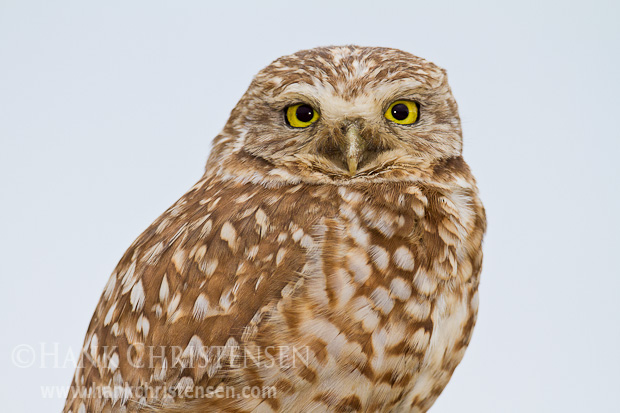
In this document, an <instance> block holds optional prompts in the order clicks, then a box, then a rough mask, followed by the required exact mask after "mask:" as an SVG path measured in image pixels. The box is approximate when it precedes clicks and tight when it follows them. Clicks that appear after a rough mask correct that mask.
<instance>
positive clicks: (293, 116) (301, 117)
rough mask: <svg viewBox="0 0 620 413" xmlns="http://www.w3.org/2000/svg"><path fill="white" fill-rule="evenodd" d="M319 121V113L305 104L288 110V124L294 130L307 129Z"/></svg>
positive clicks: (290, 107)
mask: <svg viewBox="0 0 620 413" xmlns="http://www.w3.org/2000/svg"><path fill="white" fill-rule="evenodd" d="M317 120H319V113H318V112H317V111H316V110H314V109H313V108H312V106H310V105H306V104H305V103H298V104H296V105H293V106H289V107H288V108H286V123H288V124H289V126H292V127H293V128H307V127H308V126H310V125H312V124H313V123H314V122H316V121H317Z"/></svg>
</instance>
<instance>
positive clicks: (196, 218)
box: [65, 177, 322, 412]
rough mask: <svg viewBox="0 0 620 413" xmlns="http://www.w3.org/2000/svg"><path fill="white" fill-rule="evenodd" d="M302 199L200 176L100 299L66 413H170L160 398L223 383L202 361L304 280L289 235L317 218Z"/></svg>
mask: <svg viewBox="0 0 620 413" xmlns="http://www.w3.org/2000/svg"><path fill="white" fill-rule="evenodd" d="M305 190H307V189H304V188H303V187H302V186H291V187H287V188H286V189H281V190H277V191H276V190H274V189H273V188H271V189H269V188H265V187H263V186H261V185H252V184H241V183H234V182H232V181H228V182H224V181H220V180H218V179H212V178H208V177H205V178H203V179H202V180H201V181H199V182H198V183H197V184H196V185H195V186H194V187H193V188H191V189H190V191H188V193H187V194H185V195H184V196H183V197H182V198H181V199H179V201H177V202H176V203H175V204H174V205H173V206H172V207H170V208H169V209H168V210H167V211H166V212H165V213H164V214H163V215H161V216H160V217H159V218H158V219H157V220H156V221H155V222H154V223H153V224H152V225H151V226H150V227H149V228H148V229H147V230H146V231H145V232H144V233H142V234H141V235H140V236H139V237H138V238H137V239H136V241H135V242H134V243H133V244H132V245H131V246H130V247H129V249H128V250H127V252H126V253H125V255H124V256H123V258H122V259H121V260H120V262H119V264H118V265H117V267H116V269H115V271H114V273H113V274H112V275H111V277H110V279H109V281H108V283H107V285H106V287H105V289H104V292H103V294H102V296H101V299H100V301H99V304H98V306H97V308H96V310H95V314H94V315H93V318H92V321H91V323H90V325H89V327H88V332H87V334H86V339H85V342H84V346H83V351H82V353H81V356H80V360H79V361H80V366H79V367H78V369H77V370H76V373H75V376H74V381H73V383H72V384H73V385H72V388H71V390H70V392H69V395H68V399H67V403H66V406H65V411H73V412H78V411H83V409H86V410H87V411H102V410H104V409H106V408H109V407H110V406H117V407H118V406H121V405H127V406H128V408H129V407H130V406H132V405H134V406H136V403H137V406H136V407H139V406H141V405H151V404H153V403H154V404H158V403H165V402H171V401H172V400H173V399H174V397H173V396H171V395H170V393H169V392H168V393H167V392H166V391H167V390H166V389H168V390H169V389H176V390H177V391H183V390H184V389H185V388H191V387H192V386H194V385H197V384H198V383H202V384H209V385H214V386H215V385H217V384H218V383H220V382H221V381H222V380H226V378H225V376H226V375H225V374H223V373H224V372H222V371H220V370H221V364H220V363H218V361H217V360H214V358H210V357H209V356H208V355H207V354H205V353H206V352H207V351H209V350H208V349H210V348H219V349H222V348H224V349H225V348H226V346H228V347H232V346H235V345H236V344H237V343H240V342H242V341H244V339H245V338H247V337H248V336H251V335H252V334H253V332H254V331H255V330H256V328H257V327H256V326H257V324H258V323H259V322H260V321H261V319H262V317H263V316H264V314H265V312H266V311H267V310H268V309H269V308H270V307H271V306H273V305H274V303H275V302H276V301H277V300H278V299H279V298H280V297H281V290H282V288H283V287H284V286H285V285H287V284H288V283H290V282H291V280H294V279H295V278H296V277H298V276H299V274H300V273H301V270H302V268H303V266H304V265H305V254H304V253H303V250H304V247H303V246H302V244H303V240H302V239H301V237H296V234H300V232H299V229H300V228H301V227H306V228H309V227H310V226H311V225H312V223H313V222H314V221H315V220H316V218H317V216H318V212H319V211H320V210H322V207H321V205H310V204H308V202H307V201H304V202H302V198H304V194H303V192H304V191H305ZM302 204H304V211H305V213H304V214H303V215H300V214H299V213H298V211H297V210H296V208H298V206H299V205H302ZM313 211H314V212H313ZM293 216H294V217H295V219H294V220H293V219H292V218H293ZM293 221H294V222H295V223H294V224H293ZM301 233H303V231H301ZM207 359H209V361H207ZM81 409H82V410H81Z"/></svg>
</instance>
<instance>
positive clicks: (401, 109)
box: [385, 100, 418, 125]
mask: <svg viewBox="0 0 620 413" xmlns="http://www.w3.org/2000/svg"><path fill="white" fill-rule="evenodd" d="M385 117H386V118H387V119H388V120H391V121H392V122H396V123H398V124H399V125H411V124H413V123H415V121H417V120H418V105H417V104H416V103H415V102H413V101H411V100H397V101H396V102H394V103H392V104H391V105H390V107H389V108H388V110H386V111H385Z"/></svg>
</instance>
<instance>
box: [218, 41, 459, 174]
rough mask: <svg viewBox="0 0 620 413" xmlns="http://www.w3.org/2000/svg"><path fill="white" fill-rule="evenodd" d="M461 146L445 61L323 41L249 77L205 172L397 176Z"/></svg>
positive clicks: (453, 152) (454, 153)
mask: <svg viewBox="0 0 620 413" xmlns="http://www.w3.org/2000/svg"><path fill="white" fill-rule="evenodd" d="M461 151H462V136H461V126H460V120H459V116H458V110H457V105H456V101H455V100H454V97H453V96H452V92H451V91H450V87H449V85H448V81H447V76H446V72H445V71H444V70H443V69H441V68H439V67H438V66H436V65H434V64H433V63H431V62H428V61H426V60H424V59H421V58H419V57H416V56H414V55H411V54H409V53H406V52H403V51H401V50H396V49H388V48H375V47H357V46H344V47H321V48H316V49H311V50H303V51H300V52H297V53H295V54H292V55H290V56H284V57H281V58H279V59H277V60H276V61H274V62H273V63H271V64H270V65H269V66H267V67H266V68H264V69H263V70H261V71H260V72H259V73H258V74H257V75H256V76H255V78H254V80H253V81H252V83H251V85H250V87H249V88H248V90H247V92H246V93H245V94H244V95H243V97H242V98H241V100H240V101H239V103H238V104H237V105H236V107H235V108H234V110H233V111H232V113H231V116H230V119H229V120H228V122H227V124H226V126H225V128H224V130H223V131H222V133H221V134H220V135H219V136H218V137H217V138H216V139H215V142H214V149H213V151H212V153H211V156H210V158H209V161H208V163H207V171H209V172H211V173H216V174H219V175H229V176H233V175H234V176H243V177H245V179H247V180H260V179H263V178H265V177H269V178H270V179H285V180H288V181H306V182H328V181H338V182H347V181H348V182H353V181H360V180H364V181H367V180H373V179H392V180H393V179H399V177H400V178H404V177H406V175H407V173H408V171H411V170H412V168H413V169H415V168H418V169H420V168H424V167H431V166H432V165H433V164H434V163H436V162H437V161H440V160H442V159H450V158H454V157H459V156H460V155H461Z"/></svg>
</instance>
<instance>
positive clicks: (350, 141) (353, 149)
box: [343, 124, 364, 176]
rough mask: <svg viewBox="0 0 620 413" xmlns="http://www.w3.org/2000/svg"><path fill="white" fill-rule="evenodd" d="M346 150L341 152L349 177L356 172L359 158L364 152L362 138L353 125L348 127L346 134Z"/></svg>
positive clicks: (356, 127) (357, 128)
mask: <svg viewBox="0 0 620 413" xmlns="http://www.w3.org/2000/svg"><path fill="white" fill-rule="evenodd" d="M345 145H346V148H344V149H345V150H344V151H343V152H344V153H345V156H346V160H347V167H348V168H349V175H350V176H353V175H355V173H356V172H357V166H358V164H359V160H360V156H361V155H362V152H363V150H364V145H363V141H362V138H361V136H360V132H359V127H358V126H357V125H355V124H352V125H349V127H348V128H347V133H346V143H345Z"/></svg>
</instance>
